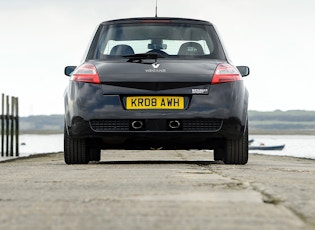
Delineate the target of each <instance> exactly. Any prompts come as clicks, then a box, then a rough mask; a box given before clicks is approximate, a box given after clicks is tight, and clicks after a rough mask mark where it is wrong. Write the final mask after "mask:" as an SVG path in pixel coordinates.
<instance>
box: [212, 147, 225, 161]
mask: <svg viewBox="0 0 315 230" xmlns="http://www.w3.org/2000/svg"><path fill="white" fill-rule="evenodd" d="M213 155H214V160H215V161H222V160H223V155H224V149H223V148H215V149H214V150H213Z"/></svg>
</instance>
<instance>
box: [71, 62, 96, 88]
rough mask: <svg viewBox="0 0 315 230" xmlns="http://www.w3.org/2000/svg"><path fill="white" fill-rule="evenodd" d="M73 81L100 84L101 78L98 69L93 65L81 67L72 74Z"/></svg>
mask: <svg viewBox="0 0 315 230" xmlns="http://www.w3.org/2000/svg"><path fill="white" fill-rule="evenodd" d="M71 80H72V81H80V82H86V83H93V84H100V83H101V81H100V78H99V76H98V73H97V71H96V68H95V66H94V65H92V64H88V63H86V64H83V65H81V66H79V67H78V68H77V69H76V70H75V71H74V72H73V74H72V77H71Z"/></svg>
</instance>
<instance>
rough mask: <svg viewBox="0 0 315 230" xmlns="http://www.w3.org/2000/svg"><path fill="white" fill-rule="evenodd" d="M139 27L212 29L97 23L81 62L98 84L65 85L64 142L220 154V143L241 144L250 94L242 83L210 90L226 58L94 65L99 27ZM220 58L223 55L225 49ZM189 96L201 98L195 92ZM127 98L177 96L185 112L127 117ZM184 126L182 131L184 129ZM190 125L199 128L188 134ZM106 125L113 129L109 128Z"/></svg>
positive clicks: (111, 61) (133, 112) (148, 112)
mask: <svg viewBox="0 0 315 230" xmlns="http://www.w3.org/2000/svg"><path fill="white" fill-rule="evenodd" d="M143 20H151V21H154V20H162V21H163V20H164V21H165V20H169V21H175V22H176V23H178V22H180V23H186V24H203V25H206V26H212V25H211V24H210V23H208V22H205V21H199V20H187V19H172V18H162V19H161V18H150V19H142V18H140V19H125V20H114V21H110V22H105V23H102V24H101V25H100V28H99V29H98V30H97V32H96V35H95V38H94V39H93V41H92V43H91V46H90V49H89V50H88V51H87V55H86V57H85V59H84V62H86V63H90V64H93V65H94V66H95V67H96V69H97V72H98V75H99V78H100V81H101V84H90V83H84V82H76V81H71V80H70V82H69V86H68V88H67V90H66V91H65V135H67V137H68V138H78V139H82V138H83V139H86V140H88V142H87V143H88V144H87V145H88V146H89V147H90V148H94V149H95V148H96V149H100V148H101V149H108V148H117V149H148V148H151V147H152V148H158V147H163V148H164V149H190V148H194V149H195V148H197V149H203V148H208V149H220V150H221V149H225V148H226V146H225V144H226V140H238V139H240V138H242V136H243V135H244V133H245V131H246V132H247V109H248V91H247V89H246V87H245V84H244V81H242V80H240V81H233V82H226V83H222V84H215V85H211V84H210V83H211V81H212V77H213V75H214V71H215V70H216V67H217V66H218V65H219V64H220V63H229V60H228V58H227V56H226V55H225V56H224V57H225V58H224V59H202V58H199V59H194V60H192V59H185V58H182V59H181V58H178V59H172V58H167V57H166V58H158V59H157V60H152V59H148V60H143V61H142V62H141V63H138V62H133V61H129V62H128V61H127V60H128V59H126V58H123V57H120V58H115V59H108V60H106V59H105V60H95V59H93V58H94V56H95V51H94V50H95V47H96V41H97V39H99V38H98V36H100V33H101V32H100V31H101V30H102V27H103V26H108V25H109V24H119V23H130V24H132V23H139V21H143ZM218 41H219V40H218ZM222 52H223V53H224V49H223V48H222ZM224 54H225V53H224ZM221 56H222V55H221ZM156 61H157V63H158V64H160V65H159V67H158V68H157V69H159V70H161V69H163V72H154V71H155V69H154V68H153V67H152V64H153V63H155V62H156ZM74 68H75V67H73V66H72V67H67V68H66V69H65V74H66V75H70V74H71V72H72V71H73V70H74ZM150 69H151V70H150ZM164 70H165V71H164ZM150 71H151V72H150ZM239 71H240V72H241V73H243V75H244V76H246V75H248V74H249V69H248V67H240V68H239ZM194 89H197V90H201V91H198V93H194V92H193V90H194ZM203 90H204V91H203ZM130 95H136V96H145V95H148V96H160V95H162V96H172V95H179V96H183V97H184V98H185V108H184V110H127V109H126V107H125V100H126V96H130ZM104 121H105V123H106V124H105V123H104ZM134 121H141V122H142V123H143V127H141V128H140V129H139V130H136V129H134V128H133V127H132V122H134ZM173 121H178V122H179V123H180V126H179V127H178V128H175V129H171V128H170V127H169V123H170V122H173ZM192 121H193V122H192ZM191 122H192V123H191ZM194 122H195V123H194ZM200 122H201V125H200ZM210 123H211V124H210ZM185 124H188V125H187V127H188V128H187V127H186V126H185ZM195 124H197V127H192V126H194V125H195ZM108 125H109V126H111V127H110V128H108V127H109V126H108ZM203 125H205V127H203ZM208 126H209V127H210V128H209V129H207V127H208ZM99 127H101V128H99ZM104 127H105V128H104ZM115 127H116V128H115ZM117 127H118V128H117ZM198 127H199V128H198ZM219 158H220V157H219ZM221 158H222V157H221ZM245 161H246V162H247V158H246V160H242V162H237V161H236V162H234V163H241V164H244V163H246V162H245ZM66 162H67V160H66ZM67 163H72V162H67ZM73 163H75V162H73ZM79 163H80V162H79ZM232 163H233V162H232Z"/></svg>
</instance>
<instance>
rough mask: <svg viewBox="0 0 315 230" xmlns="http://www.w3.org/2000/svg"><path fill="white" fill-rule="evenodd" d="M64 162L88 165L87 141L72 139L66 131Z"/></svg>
mask: <svg viewBox="0 0 315 230" xmlns="http://www.w3.org/2000/svg"><path fill="white" fill-rule="evenodd" d="M64 160H65V162H66V164H88V163H89V158H88V146H87V141H86V140H85V139H79V138H72V137H70V136H69V135H68V133H67V130H66V128H65V129H64Z"/></svg>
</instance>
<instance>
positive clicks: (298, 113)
mask: <svg viewBox="0 0 315 230" xmlns="http://www.w3.org/2000/svg"><path fill="white" fill-rule="evenodd" d="M249 126H250V129H251V130H254V131H255V130H271V131H276V130H278V131H288V130H291V131H294V130H295V131H308V132H315V111H305V110H289V111H281V110H276V111H272V112H260V111H249Z"/></svg>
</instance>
